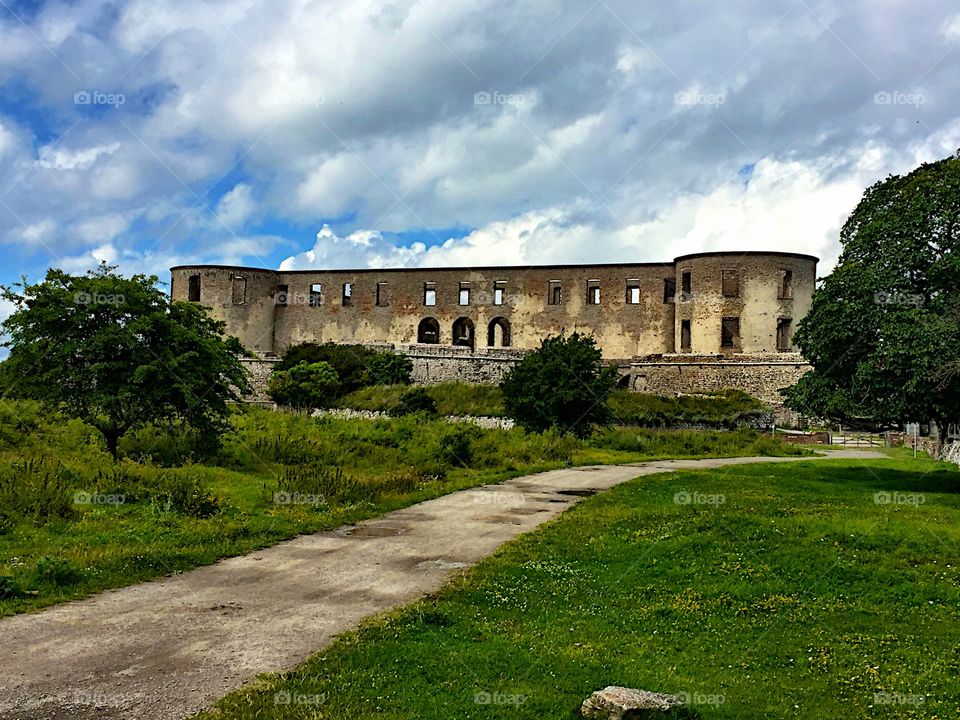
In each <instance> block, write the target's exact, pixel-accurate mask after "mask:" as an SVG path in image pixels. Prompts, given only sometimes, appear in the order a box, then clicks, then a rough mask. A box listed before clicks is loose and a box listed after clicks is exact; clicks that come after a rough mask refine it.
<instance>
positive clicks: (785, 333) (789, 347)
mask: <svg viewBox="0 0 960 720" xmlns="http://www.w3.org/2000/svg"><path fill="white" fill-rule="evenodd" d="M777 352H793V320H792V319H790V318H780V319H779V320H777Z"/></svg>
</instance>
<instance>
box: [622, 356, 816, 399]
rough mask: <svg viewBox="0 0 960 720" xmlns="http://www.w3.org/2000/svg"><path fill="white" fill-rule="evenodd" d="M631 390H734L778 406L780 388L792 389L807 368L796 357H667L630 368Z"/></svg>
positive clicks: (661, 392)
mask: <svg viewBox="0 0 960 720" xmlns="http://www.w3.org/2000/svg"><path fill="white" fill-rule="evenodd" d="M630 369H631V388H632V389H633V390H635V391H637V392H643V393H650V394H653V395H675V394H677V393H698V392H703V393H705V392H715V391H717V390H723V389H725V388H735V389H737V390H743V391H744V392H747V393H749V394H750V395H753V396H754V397H756V398H759V399H760V400H763V401H764V402H766V403H770V404H771V405H780V404H782V403H783V398H782V397H781V396H780V393H779V392H778V391H779V389H780V388H783V387H787V386H789V385H793V384H794V383H796V382H797V380H799V379H800V378H801V377H802V376H803V374H804V373H806V372H808V371H809V370H810V365H809V364H808V363H807V362H806V361H805V360H804V359H803V358H802V357H801V356H800V355H798V354H793V355H791V356H786V355H776V356H774V357H771V358H768V359H762V358H760V357H758V356H751V355H731V356H720V357H718V356H703V355H701V356H691V355H666V356H663V357H660V358H657V359H645V360H641V361H639V362H635V363H633V364H631V366H630Z"/></svg>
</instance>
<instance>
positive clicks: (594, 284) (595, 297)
mask: <svg viewBox="0 0 960 720" xmlns="http://www.w3.org/2000/svg"><path fill="white" fill-rule="evenodd" d="M599 304H600V281H599V280H587V305H599Z"/></svg>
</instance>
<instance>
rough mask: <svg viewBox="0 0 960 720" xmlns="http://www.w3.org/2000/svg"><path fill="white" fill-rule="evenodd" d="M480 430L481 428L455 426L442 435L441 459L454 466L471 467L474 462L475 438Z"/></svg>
mask: <svg viewBox="0 0 960 720" xmlns="http://www.w3.org/2000/svg"><path fill="white" fill-rule="evenodd" d="M474 431H476V432H474ZM478 432H479V428H473V429H471V428H468V427H455V428H453V429H452V430H451V431H450V432H448V433H446V434H444V435H443V436H441V438H440V459H441V460H443V462H445V463H446V464H447V465H452V466H453V467H470V466H471V464H472V462H473V438H474V437H475V436H476V435H477V434H478Z"/></svg>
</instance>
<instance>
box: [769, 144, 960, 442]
mask: <svg viewBox="0 0 960 720" xmlns="http://www.w3.org/2000/svg"><path fill="white" fill-rule="evenodd" d="M840 241H841V243H842V245H843V251H842V253H841V255H840V260H839V263H838V265H837V268H836V270H834V272H833V273H832V274H831V275H830V276H829V277H827V278H826V279H825V280H824V281H823V283H822V285H821V287H820V288H819V289H818V290H817V292H816V293H815V295H814V299H813V306H812V307H811V309H810V312H809V314H808V315H807V316H806V317H805V318H804V319H803V321H802V322H801V323H800V325H799V327H798V328H797V333H796V337H795V340H796V341H797V343H798V344H799V345H800V348H801V350H802V352H803V354H804V355H805V356H806V358H807V359H808V360H809V361H810V363H811V364H812V365H813V371H811V372H809V373H807V374H806V375H804V376H803V378H801V379H800V381H799V382H798V383H797V384H796V385H794V386H792V387H790V388H786V389H784V390H783V391H781V392H782V393H783V394H784V396H785V398H786V403H787V405H788V406H789V407H791V408H793V409H795V410H798V411H800V412H803V413H806V414H809V415H813V416H817V417H824V418H832V419H835V420H839V421H844V420H848V419H852V418H864V417H868V418H873V419H875V420H878V421H882V422H904V421H908V420H923V419H933V420H937V421H939V422H940V423H943V422H948V421H951V420H952V421H956V419H957V418H958V417H960V372H958V369H960V322H958V320H960V305H958V303H960V158H956V157H951V158H947V159H945V160H941V161H939V162H935V163H930V164H924V165H921V166H920V167H919V168H917V169H916V170H914V171H913V172H911V173H910V174H909V175H905V176H899V175H893V176H891V177H889V178H887V179H886V180H883V181H881V182H878V183H876V184H875V185H873V186H872V187H870V188H868V189H867V191H866V192H865V193H864V195H863V198H862V199H861V201H860V204H859V205H858V206H857V208H856V210H854V212H853V214H852V215H851V216H850V218H849V219H848V220H847V222H846V224H845V225H844V226H843V230H842V231H841V234H840Z"/></svg>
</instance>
